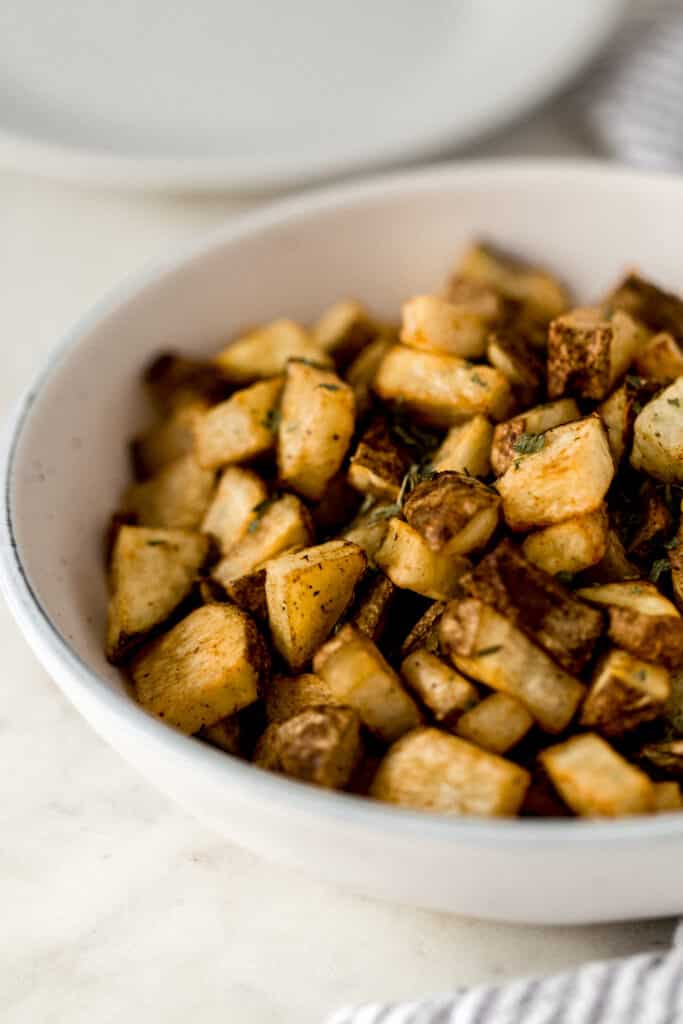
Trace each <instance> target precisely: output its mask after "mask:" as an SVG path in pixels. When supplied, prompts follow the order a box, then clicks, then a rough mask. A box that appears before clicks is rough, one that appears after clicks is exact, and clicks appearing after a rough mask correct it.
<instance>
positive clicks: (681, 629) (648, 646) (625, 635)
mask: <svg viewBox="0 0 683 1024" xmlns="http://www.w3.org/2000/svg"><path fill="white" fill-rule="evenodd" d="M577 594H578V595H579V596H580V597H581V598H583V600H584V601H590V602H591V604H596V605H598V606H600V607H603V608H606V609H607V612H608V614H609V636H610V639H611V640H612V641H613V642H614V643H615V644H617V646H619V647H623V648H624V649H625V650H627V651H630V652H631V653H632V654H635V655H636V656H637V657H639V658H643V659H644V660H645V661H654V662H657V663H659V664H662V665H666V667H667V668H677V667H678V666H679V665H681V664H683V619H682V618H681V617H680V615H679V614H678V612H677V610H676V608H675V606H674V605H673V604H672V603H671V601H668V600H667V599H666V598H665V597H664V596H663V594H660V593H659V591H658V590H657V587H656V586H655V585H654V584H653V583H650V582H648V581H647V580H634V581H628V582H624V583H608V584H605V585H604V586H597V587H596V586H593V587H584V588H583V589H582V590H579V591H577Z"/></svg>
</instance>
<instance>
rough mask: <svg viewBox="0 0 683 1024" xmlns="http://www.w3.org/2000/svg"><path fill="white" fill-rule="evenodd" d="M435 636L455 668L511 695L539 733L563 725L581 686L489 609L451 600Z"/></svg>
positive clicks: (574, 706)
mask: <svg viewBox="0 0 683 1024" xmlns="http://www.w3.org/2000/svg"><path fill="white" fill-rule="evenodd" d="M439 637H440V640H441V647H442V649H443V650H444V651H445V652H447V653H448V654H449V656H450V658H451V661H452V662H453V664H454V665H455V667H456V668H457V669H459V670H460V671H461V672H464V673H465V675H467V676H469V677H470V678H471V679H475V680H476V681H477V682H480V683H484V684H485V685H486V686H490V687H491V689H493V690H500V691H502V692H503V693H509V694H511V696H513V697H517V698H518V699H519V700H521V701H522V703H523V704H525V705H526V706H527V708H528V709H529V711H530V712H531V714H532V715H533V716H534V718H535V719H536V721H537V722H538V724H539V725H540V726H541V728H542V729H544V730H545V732H549V733H559V732H562V731H563V730H564V729H565V728H566V727H567V726H568V725H569V723H570V721H571V720H572V718H573V717H574V714H575V712H576V709H577V708H578V706H579V703H580V702H581V700H582V698H583V695H584V692H585V690H584V687H583V686H582V685H581V683H580V682H579V681H578V680H577V679H575V678H573V677H572V676H570V675H568V673H566V672H565V671H564V669H561V668H560V667H559V666H558V665H556V664H555V663H554V662H553V661H552V660H551V659H550V658H549V657H548V655H547V654H546V653H545V652H544V651H543V650H541V648H540V647H536V645H535V644H533V643H532V642H531V641H530V640H529V639H528V638H527V636H526V635H525V634H524V633H522V632H521V630H519V629H517V628H515V626H513V625H512V623H511V622H510V620H509V619H506V618H504V617H503V616H502V615H501V614H500V613H499V612H497V611H496V610H495V609H494V608H489V607H488V605H485V604H484V603H483V602H482V601H478V600H476V599H474V598H466V599H465V600H463V601H451V603H450V604H449V605H448V606H447V608H446V610H445V612H444V613H443V616H442V618H441V622H440V624H439Z"/></svg>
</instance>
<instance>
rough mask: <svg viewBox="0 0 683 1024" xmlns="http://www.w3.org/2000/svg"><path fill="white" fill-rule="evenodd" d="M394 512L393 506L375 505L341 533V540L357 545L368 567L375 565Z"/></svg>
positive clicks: (357, 517)
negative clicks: (365, 557) (364, 555)
mask: <svg viewBox="0 0 683 1024" xmlns="http://www.w3.org/2000/svg"><path fill="white" fill-rule="evenodd" d="M395 511H396V506H395V505H394V504H391V505H386V504H377V505H374V506H373V507H372V508H371V509H370V510H369V511H368V512H361V513H360V514H359V515H358V516H356V518H355V519H354V520H352V522H351V524H350V525H349V527H348V528H347V529H346V530H344V531H343V533H342V535H341V536H342V538H343V539H344V540H350V541H352V542H353V543H354V544H357V545H358V546H359V547H361V548H362V549H363V551H364V552H365V554H366V556H367V559H368V562H369V564H370V565H376V560H375V559H376V555H377V552H378V551H379V550H380V548H381V547H382V544H383V543H384V538H385V537H386V535H387V529H388V526H389V521H390V519H391V517H392V516H393V515H394V513H395Z"/></svg>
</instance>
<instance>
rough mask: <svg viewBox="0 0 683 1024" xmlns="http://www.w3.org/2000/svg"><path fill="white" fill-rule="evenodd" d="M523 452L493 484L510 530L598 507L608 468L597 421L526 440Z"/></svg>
mask: <svg viewBox="0 0 683 1024" xmlns="http://www.w3.org/2000/svg"><path fill="white" fill-rule="evenodd" d="M641 415H642V414H641ZM636 422H637V421H636ZM526 449H527V451H528V454H524V453H520V455H519V456H518V458H517V459H516V460H515V461H514V462H513V464H512V466H510V468H509V469H508V470H507V471H506V472H505V473H504V474H503V476H501V477H499V479H498V482H497V484H496V486H497V487H498V490H499V492H500V494H501V496H502V498H503V514H504V515H505V519H506V520H507V524H508V526H509V527H510V528H511V529H512V530H515V531H521V530H530V529H531V528H532V527H534V526H551V525H552V524H553V523H561V522H564V520H565V519H574V518H575V517H576V516H581V515H586V514H587V513H589V512H595V510H596V509H598V508H600V506H601V505H602V502H603V499H604V497H605V494H606V493H607V490H608V488H609V485H610V483H611V482H612V477H613V476H614V465H613V463H612V456H611V454H610V450H609V446H608V444H607V438H606V436H605V431H604V428H603V426H602V422H601V420H600V418H599V417H598V416H595V415H594V416H587V417H586V418H585V419H582V420H577V421H576V422H574V423H567V424H564V425H563V426H561V427H554V428H553V429H552V430H548V431H546V433H545V434H541V435H540V437H536V436H535V437H533V438H531V439H530V441H529V444H528V445H527V446H526ZM518 450H519V442H518Z"/></svg>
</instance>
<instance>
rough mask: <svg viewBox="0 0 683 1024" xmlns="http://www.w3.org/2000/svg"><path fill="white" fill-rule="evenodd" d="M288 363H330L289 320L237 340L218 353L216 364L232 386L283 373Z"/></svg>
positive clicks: (297, 325) (304, 332)
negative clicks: (306, 361) (293, 361)
mask: <svg viewBox="0 0 683 1024" xmlns="http://www.w3.org/2000/svg"><path fill="white" fill-rule="evenodd" d="M290 359H310V360H312V361H313V362H316V363H320V364H321V365H322V366H331V365H332V360H331V359H330V357H329V356H328V355H327V353H326V352H325V351H324V350H323V348H322V347H321V346H320V345H319V344H318V343H317V342H316V341H315V340H314V338H312V337H311V335H310V334H309V333H308V331H306V330H304V328H303V327H301V326H300V325H299V324H295V323H294V322H293V321H292V320H273V322H272V323H270V324H266V325H265V326H264V327H257V328H256V329H255V330H253V331H249V333H248V334H245V335H243V336H242V337H241V338H237V339H236V340H235V341H233V342H231V344H229V345H228V346H227V348H224V349H223V351H222V352H219V353H218V355H217V356H216V357H215V363H216V365H217V366H218V367H219V369H220V371H221V373H222V374H223V376H224V377H225V378H226V379H227V380H229V381H231V383H233V384H241V385H245V384H252V383H253V382H254V381H256V380H263V379H264V378H267V377H275V376H277V375H278V374H281V373H284V370H285V367H286V366H287V362H288V360H290Z"/></svg>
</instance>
